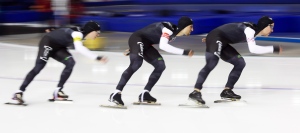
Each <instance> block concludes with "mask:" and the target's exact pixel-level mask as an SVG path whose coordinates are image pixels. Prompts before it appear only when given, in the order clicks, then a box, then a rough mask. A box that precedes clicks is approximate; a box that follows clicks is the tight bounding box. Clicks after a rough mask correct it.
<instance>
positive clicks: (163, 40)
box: [159, 27, 191, 55]
mask: <svg viewBox="0 0 300 133" xmlns="http://www.w3.org/2000/svg"><path fill="white" fill-rule="evenodd" d="M172 34H173V32H172V31H171V30H169V29H167V28H165V27H164V28H163V30H162V36H161V37H160V41H159V48H160V49H161V50H164V51H166V52H169V53H172V54H179V55H188V54H189V52H190V51H191V50H190V49H180V48H176V47H174V46H172V45H170V44H169V43H168V42H169V38H170V36H171V35H172Z"/></svg>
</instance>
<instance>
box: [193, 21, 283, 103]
mask: <svg viewBox="0 0 300 133" xmlns="http://www.w3.org/2000/svg"><path fill="white" fill-rule="evenodd" d="M273 27H274V21H273V20H272V19H271V18H270V17H267V16H264V17H262V18H260V19H259V21H258V23H257V24H253V23H250V22H243V23H228V24H225V25H222V26H220V27H217V28H216V29H214V30H212V31H210V32H209V33H208V35H207V36H206V38H205V39H203V40H202V41H205V42H206V53H205V59H206V64H205V66H204V67H203V68H202V70H201V71H200V72H199V74H198V79H197V81H196V84H195V87H194V91H193V92H192V93H190V94H189V98H190V99H192V100H194V101H196V102H199V103H201V104H205V101H204V100H203V99H202V94H201V92H200V91H201V89H202V85H203V83H204V81H205V80H206V78H207V76H208V75H209V73H210V72H211V71H212V70H213V69H214V68H215V66H216V65H217V64H218V62H219V59H220V58H221V59H222V60H223V61H225V62H227V63H230V64H232V65H233V66H234V67H233V69H232V70H231V72H230V73H229V76H228V80H227V83H226V85H225V88H224V90H223V91H222V93H221V95H220V96H221V97H222V98H229V99H241V96H240V95H237V94H235V93H234V92H233V91H232V89H233V88H234V85H235V83H236V82H237V81H238V79H239V78H240V75H241V73H242V71H243V69H244V67H245V66H246V63H245V60H244V58H243V57H242V56H241V55H240V54H239V53H238V52H237V51H236V50H235V49H234V48H233V47H232V46H231V45H230V44H236V43H240V42H247V43H248V48H249V51H250V52H251V53H255V54H264V53H279V52H281V47H279V46H258V45H256V42H255V37H256V36H268V35H269V34H270V33H271V32H273Z"/></svg>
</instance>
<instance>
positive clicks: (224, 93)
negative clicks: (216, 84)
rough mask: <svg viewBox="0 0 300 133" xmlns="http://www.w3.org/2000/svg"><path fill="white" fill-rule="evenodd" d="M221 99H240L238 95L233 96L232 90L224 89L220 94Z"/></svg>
mask: <svg viewBox="0 0 300 133" xmlns="http://www.w3.org/2000/svg"><path fill="white" fill-rule="evenodd" d="M220 96H221V98H223V99H241V98H242V97H241V96H240V95H237V94H235V93H234V92H233V91H232V89H229V88H225V89H224V90H223V91H222V93H221V94H220Z"/></svg>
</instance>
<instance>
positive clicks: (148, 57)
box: [144, 46, 166, 92]
mask: <svg viewBox="0 0 300 133" xmlns="http://www.w3.org/2000/svg"><path fill="white" fill-rule="evenodd" d="M144 59H145V61H147V62H148V63H149V64H151V65H152V66H153V67H154V70H153V72H152V73H151V75H150V77H149V79H148V83H147V84H146V86H145V88H144V89H145V90H147V91H149V92H150V91H151V89H152V88H153V86H154V85H155V84H156V82H157V81H158V80H159V78H160V76H161V74H162V73H163V71H164V70H165V69H166V65H165V61H164V59H163V58H162V56H161V55H160V54H159V52H158V51H157V50H156V49H155V48H154V47H152V46H151V47H150V48H149V49H147V51H145V52H144Z"/></svg>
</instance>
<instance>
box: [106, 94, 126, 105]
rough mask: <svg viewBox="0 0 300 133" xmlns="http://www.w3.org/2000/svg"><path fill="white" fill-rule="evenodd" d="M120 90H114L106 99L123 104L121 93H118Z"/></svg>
mask: <svg viewBox="0 0 300 133" xmlns="http://www.w3.org/2000/svg"><path fill="white" fill-rule="evenodd" d="M120 92H121V91H116V92H114V93H112V94H111V95H110V97H109V99H108V101H110V102H114V103H116V104H117V105H122V106H124V102H123V101H122V94H121V93H120Z"/></svg>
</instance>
